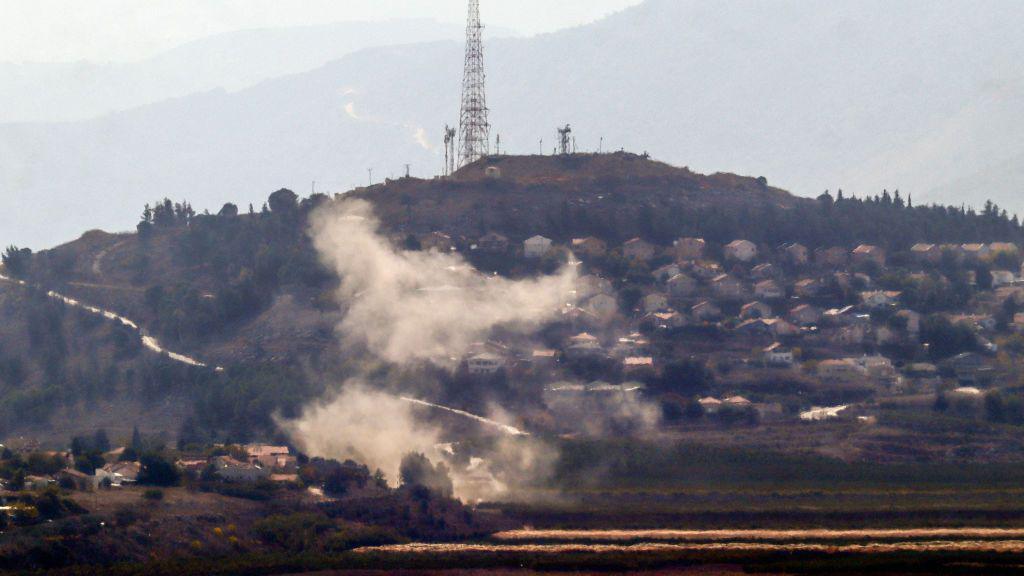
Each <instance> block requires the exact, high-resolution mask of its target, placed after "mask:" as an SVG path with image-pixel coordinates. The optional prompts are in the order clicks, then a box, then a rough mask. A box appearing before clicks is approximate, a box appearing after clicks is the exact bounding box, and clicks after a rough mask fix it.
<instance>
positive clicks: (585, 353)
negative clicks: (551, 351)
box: [565, 332, 604, 358]
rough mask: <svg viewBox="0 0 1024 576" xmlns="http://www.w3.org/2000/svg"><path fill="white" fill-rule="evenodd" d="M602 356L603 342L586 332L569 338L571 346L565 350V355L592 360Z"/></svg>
mask: <svg viewBox="0 0 1024 576" xmlns="http://www.w3.org/2000/svg"><path fill="white" fill-rule="evenodd" d="M602 354H604V348H602V347H601V342H600V341H599V340H598V339H597V338H596V337H595V336H593V335H591V334H587V333H586V332H583V333H582V334H577V335H576V336H573V337H572V338H569V345H568V346H567V347H566V348H565V355H566V356H568V357H569V358H590V357H594V356H600V355H602Z"/></svg>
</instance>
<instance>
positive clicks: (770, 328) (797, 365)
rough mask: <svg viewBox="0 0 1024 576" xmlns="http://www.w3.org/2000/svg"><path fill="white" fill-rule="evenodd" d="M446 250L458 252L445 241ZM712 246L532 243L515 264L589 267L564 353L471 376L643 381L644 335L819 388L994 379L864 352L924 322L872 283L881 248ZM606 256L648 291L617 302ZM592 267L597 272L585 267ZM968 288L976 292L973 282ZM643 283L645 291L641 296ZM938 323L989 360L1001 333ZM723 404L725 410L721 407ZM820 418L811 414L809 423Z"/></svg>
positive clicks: (489, 351) (978, 364) (493, 361)
mask: <svg viewBox="0 0 1024 576" xmlns="http://www.w3.org/2000/svg"><path fill="white" fill-rule="evenodd" d="M435 234H436V233H435ZM427 244H428V243H426V242H424V245H425V246H426V245H427ZM442 246H443V247H444V248H445V249H454V245H451V244H446V243H442ZM473 248H474V249H477V250H484V251H496V252H497V251H501V252H503V253H510V252H511V251H512V250H513V248H514V246H513V244H511V243H510V241H509V240H508V238H505V237H504V236H501V235H498V234H488V235H486V236H484V237H482V238H480V239H479V240H478V242H477V243H476V244H474V245H473ZM719 248H720V250H719V249H716V250H714V255H712V250H711V248H710V247H709V244H708V243H707V242H706V241H705V240H703V239H701V238H680V239H678V240H677V241H676V242H674V243H673V245H672V246H669V247H664V246H657V245H654V244H652V243H649V242H647V241H645V240H643V239H640V238H635V239H632V240H629V241H627V242H625V243H623V244H622V245H620V246H618V247H615V248H613V249H612V248H609V246H608V245H607V244H606V243H605V242H604V241H602V240H601V239H598V238H594V237H587V238H577V239H573V240H572V241H571V242H570V243H569V244H568V245H567V246H557V245H556V244H555V243H554V241H552V240H551V239H549V238H545V237H542V236H534V237H531V238H528V239H527V240H525V241H524V242H523V243H522V252H521V254H522V256H523V257H524V258H527V259H534V258H542V257H544V256H546V255H548V254H551V253H552V251H553V250H559V249H561V250H564V249H568V250H571V251H572V252H573V254H574V255H575V256H576V257H577V258H578V259H579V260H581V261H582V263H583V264H582V265H581V266H582V267H583V269H585V270H587V271H589V272H590V273H589V274H585V275H582V276H581V277H580V278H579V279H578V282H577V286H576V289H575V292H574V293H573V294H571V295H569V296H570V298H568V300H569V301H572V302H574V303H573V304H571V305H567V306H566V307H565V309H564V310H562V317H563V320H564V322H563V324H564V325H565V326H568V327H569V328H570V329H569V330H568V331H567V332H566V333H565V337H564V339H563V341H562V343H561V345H560V346H557V347H553V348H552V349H532V350H510V349H509V348H507V347H505V346H503V345H501V344H496V343H487V344H481V345H480V347H479V348H478V349H475V350H473V351H472V352H471V353H470V354H469V355H468V356H467V357H466V358H465V363H466V367H467V370H468V372H469V373H470V374H472V375H492V374H495V373H497V372H499V371H502V370H510V371H514V370H521V369H522V370H533V371H534V372H536V371H537V369H538V368H542V369H550V368H552V367H553V366H555V365H558V364H559V363H564V362H575V361H586V360H601V361H606V362H615V363H617V364H618V366H619V368H621V373H622V375H623V377H624V378H627V379H628V378H638V379H642V378H643V377H645V376H649V375H652V374H655V373H657V371H658V370H659V366H660V365H662V364H664V363H666V362H670V361H672V358H671V357H658V355H657V354H655V353H653V351H652V347H651V339H652V338H653V339H657V338H659V335H663V334H664V335H673V334H679V333H680V332H686V329H698V330H700V329H708V328H713V329H715V330H717V331H718V332H719V333H723V334H725V335H726V336H727V337H728V338H731V339H734V342H740V343H744V344H745V345H746V348H747V349H749V350H757V353H755V354H752V355H751V356H750V357H749V358H747V361H748V362H749V364H750V365H754V366H760V367H762V368H763V369H765V370H771V369H776V370H777V369H787V370H796V371H802V372H803V373H804V374H806V375H807V376H810V377H817V378H818V379H820V380H821V381H823V382H841V381H851V382H865V381H868V382H874V383H877V384H879V385H881V386H884V387H886V388H888V389H890V390H894V391H899V390H901V389H902V387H903V384H904V381H905V380H910V381H912V382H915V383H924V384H930V383H934V382H936V379H937V374H938V373H939V372H940V371H943V372H945V373H948V372H953V373H955V374H956V376H957V378H958V379H959V381H960V382H961V384H963V385H971V384H973V383H977V382H979V381H981V380H983V379H984V377H985V375H986V374H988V373H990V372H991V367H990V366H989V363H988V360H987V359H986V358H985V357H984V355H983V354H976V353H968V354H964V355H961V356H958V357H956V358H953V359H951V360H949V361H947V363H946V365H945V366H934V365H930V364H914V365H911V366H899V367H897V366H896V365H895V364H894V363H893V362H892V361H891V360H890V359H889V358H887V357H885V356H883V355H880V354H877V353H874V352H872V353H870V354H865V351H873V350H878V349H883V348H884V347H886V346H887V345H920V337H921V330H922V322H923V317H922V314H920V313H919V312H917V311H915V310H913V309H910V308H908V307H906V306H904V304H903V301H904V298H903V294H902V293H901V292H899V291H894V290H887V289H884V288H883V287H881V286H879V285H878V280H879V278H880V277H881V275H882V274H884V273H885V272H886V271H887V270H888V268H887V266H889V261H890V257H889V255H888V254H887V252H886V250H884V249H883V248H881V247H878V246H872V245H860V246H856V247H855V248H853V249H852V250H851V249H846V248H839V247H832V248H818V249H816V250H811V249H809V248H807V247H805V246H803V245H801V244H797V243H790V244H785V245H782V246H778V247H775V248H772V249H765V248H764V247H762V246H758V245H757V244H756V243H754V242H751V241H748V240H743V239H738V240H735V241H732V242H730V243H728V244H726V245H724V246H721V247H719ZM1018 252H1019V249H1018V247H1017V246H1016V245H1014V244H1010V243H993V244H964V245H957V246H945V245H933V244H918V245H915V246H913V248H912V249H910V251H909V254H907V253H902V254H900V255H899V256H900V260H899V262H900V266H901V269H902V270H909V271H910V277H911V279H914V278H915V277H920V278H924V277H927V272H928V271H934V270H935V269H936V268H937V266H938V265H939V264H941V263H942V262H944V261H946V260H949V259H951V260H952V261H953V262H955V263H960V264H971V263H981V262H986V263H989V264H991V263H993V262H998V261H1007V260H997V259H996V255H998V254H999V253H1006V254H1009V255H1012V256H1018ZM612 253H614V254H615V255H616V256H621V257H622V258H625V259H626V260H629V261H631V262H633V263H636V264H646V265H647V269H648V270H650V279H649V281H648V282H646V283H638V282H635V281H634V282H630V283H628V285H629V287H630V289H631V290H632V291H633V292H634V294H632V295H631V297H627V295H626V294H625V291H624V290H623V287H624V286H626V285H627V283H624V282H622V279H620V278H609V277H604V276H602V275H601V273H600V259H601V258H602V257H605V256H607V255H609V254H612ZM595 262H596V263H597V265H592V264H594V263H595ZM642 268H643V267H642V266H641V269H642ZM915 268H916V269H915ZM988 268H991V266H988ZM635 269H636V267H632V268H631V270H635ZM990 273H991V285H992V287H993V290H994V291H995V292H994V296H995V297H996V298H998V299H999V301H1002V300H1005V299H1006V298H1010V297H1012V298H1015V299H1017V300H1018V301H1019V302H1021V303H1024V286H1022V285H1021V284H1022V283H1021V281H1020V279H1019V278H1020V276H1019V275H1018V274H1016V273H1014V272H1013V271H1010V270H999V269H995V270H991V272H990ZM1021 275H1024V270H1021ZM971 280H972V281H973V282H975V283H977V278H971ZM638 286H639V290H640V293H639V294H636V291H637V289H638ZM990 312H991V311H990ZM947 316H948V318H949V320H950V321H951V322H952V323H954V324H963V325H966V326H969V327H970V328H971V330H972V331H974V332H975V334H976V336H977V338H978V340H979V342H980V343H981V344H982V350H983V351H985V352H995V351H996V347H995V345H994V344H992V342H991V340H990V338H991V336H992V332H993V330H994V329H995V327H996V322H995V319H994V316H993V314H991V313H983V312H979V313H973V314H966V313H957V314H948V315H947ZM1014 326H1019V327H1021V329H1022V331H1024V314H1019V315H1018V317H1017V318H1015V321H1014ZM802 349H803V350H807V349H813V350H815V351H816V352H818V353H819V355H820V353H821V352H822V351H824V352H825V353H826V354H829V355H830V356H829V357H825V358H824V359H822V358H821V357H820V356H818V357H817V358H816V359H815V361H814V362H808V361H807V359H806V358H802V357H801V350H802ZM669 354H671V353H669ZM706 400H708V404H707V405H706V406H705V408H710V409H712V410H713V409H714V403H713V402H711V401H712V400H715V399H706ZM728 400H729V399H724V400H721V402H723V403H726V404H728ZM716 401H717V400H716ZM709 411H710V410H709ZM833 412H835V411H831V412H830V411H828V410H826V411H825V412H822V414H826V416H827V415H829V414H832V413H833ZM818 416H820V414H819V413H815V417H814V418H813V419H818Z"/></svg>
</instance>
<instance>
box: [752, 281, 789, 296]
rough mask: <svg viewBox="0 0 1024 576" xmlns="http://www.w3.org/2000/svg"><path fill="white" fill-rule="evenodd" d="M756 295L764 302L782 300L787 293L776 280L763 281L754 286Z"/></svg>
mask: <svg viewBox="0 0 1024 576" xmlns="http://www.w3.org/2000/svg"><path fill="white" fill-rule="evenodd" d="M754 295H755V296H757V297H758V298H761V299H763V300H780V299H782V298H785V297H786V291H785V290H783V289H782V287H781V286H779V283H778V282H776V281H775V280H762V281H760V282H758V283H757V284H755V285H754Z"/></svg>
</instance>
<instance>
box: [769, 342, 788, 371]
mask: <svg viewBox="0 0 1024 576" xmlns="http://www.w3.org/2000/svg"><path fill="white" fill-rule="evenodd" d="M762 355H763V358H764V363H765V364H767V365H768V366H776V367H780V368H788V367H790V366H792V365H793V363H794V362H795V358H794V356H793V349H792V348H787V347H785V346H783V345H782V344H780V343H778V342H776V343H774V344H772V345H771V346H769V347H767V348H765V349H764V350H763V351H762Z"/></svg>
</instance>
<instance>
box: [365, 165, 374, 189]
mask: <svg viewBox="0 0 1024 576" xmlns="http://www.w3.org/2000/svg"><path fill="white" fill-rule="evenodd" d="M366 171H367V172H369V173H370V186H373V168H367V169H366Z"/></svg>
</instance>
